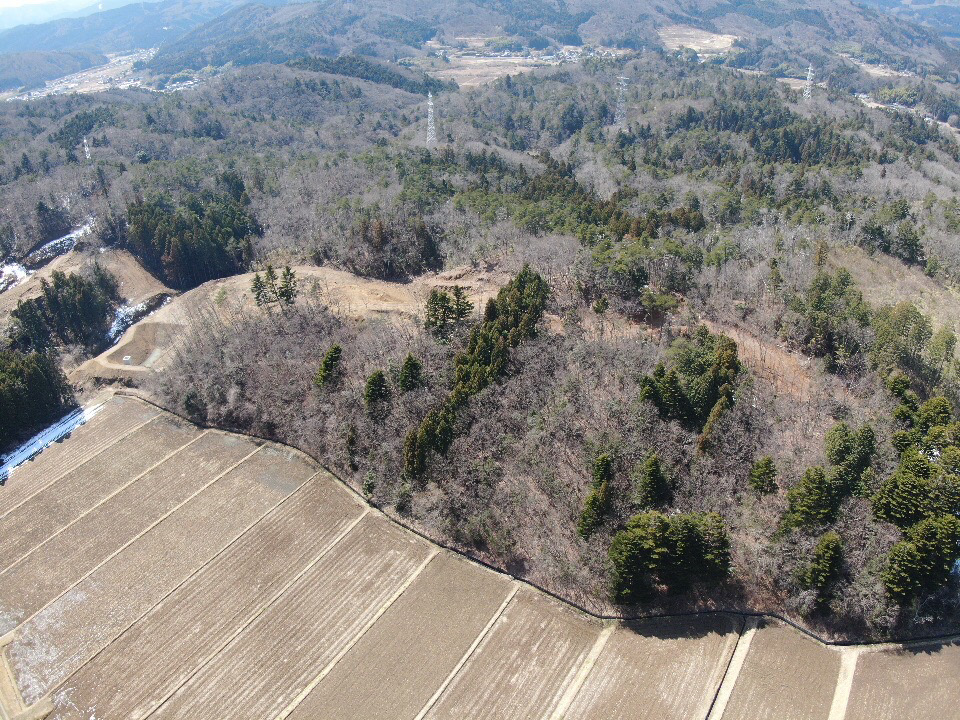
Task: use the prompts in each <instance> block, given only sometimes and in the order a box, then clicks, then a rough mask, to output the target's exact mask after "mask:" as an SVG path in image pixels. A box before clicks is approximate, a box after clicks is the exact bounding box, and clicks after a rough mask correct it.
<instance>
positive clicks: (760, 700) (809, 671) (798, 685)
mask: <svg viewBox="0 0 960 720" xmlns="http://www.w3.org/2000/svg"><path fill="white" fill-rule="evenodd" d="M839 675H840V653H839V652H838V651H836V650H832V649H830V648H829V647H826V646H825V645H821V644H820V643H818V642H815V641H814V640H811V639H810V638H807V637H805V636H804V635H801V634H800V633H798V632H797V631H796V630H793V629H792V628H789V627H784V626H782V625H777V624H773V623H767V624H761V626H760V627H759V628H758V629H757V632H756V634H755V635H754V636H753V640H752V641H751V643H750V652H749V653H748V654H747V657H746V660H745V661H744V664H743V668H742V669H741V670H740V674H739V676H738V677H737V683H736V685H734V686H733V692H732V693H731V694H730V701H729V702H728V703H727V708H726V711H725V712H724V714H723V720H825V718H826V717H827V716H828V715H829V714H830V705H831V704H832V703H833V694H834V690H836V687H837V678H838V677H839Z"/></svg>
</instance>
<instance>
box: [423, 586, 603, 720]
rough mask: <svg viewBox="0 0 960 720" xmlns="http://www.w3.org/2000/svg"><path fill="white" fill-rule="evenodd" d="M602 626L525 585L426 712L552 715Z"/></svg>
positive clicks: (465, 719)
mask: <svg viewBox="0 0 960 720" xmlns="http://www.w3.org/2000/svg"><path fill="white" fill-rule="evenodd" d="M600 631H601V624H600V623H599V622H598V621H594V620H591V619H588V618H587V617H586V616H585V615H583V614H581V613H578V612H576V611H574V610H573V609H571V608H569V607H566V606H563V605H561V604H560V603H558V602H555V601H553V600H551V599H549V598H547V597H546V596H543V595H540V594H539V593H536V592H534V591H532V590H529V589H526V588H524V589H522V590H521V591H520V592H519V593H517V596H516V597H515V598H514V600H513V602H512V603H511V604H510V606H509V607H508V608H507V610H506V612H504V614H503V615H502V616H501V617H500V619H499V620H498V621H497V624H496V625H494V627H493V629H492V630H491V631H490V634H489V635H488V636H487V638H486V640H485V641H484V642H483V644H481V646H480V647H479V648H478V649H477V652H476V653H475V654H474V656H473V657H472V658H471V659H470V661H469V662H468V663H467V664H466V665H465V666H464V668H463V669H462V670H461V671H460V673H459V674H458V675H457V676H456V677H455V678H454V679H453V682H451V683H450V685H449V687H448V688H447V690H446V692H444V694H443V695H442V696H441V697H440V699H439V700H438V701H437V704H436V705H434V706H433V709H432V710H431V711H430V712H429V713H428V714H427V716H426V717H427V718H428V719H429V720H439V719H440V718H446V719H448V720H474V719H475V718H491V719H492V718H502V720H528V719H532V718H549V717H550V715H551V713H552V712H553V709H554V707H555V706H556V704H557V702H558V701H559V700H560V698H561V696H562V695H563V692H564V690H565V689H566V687H567V685H568V684H569V683H570V681H571V680H572V679H573V678H574V676H576V674H577V672H578V671H579V670H580V666H581V665H582V664H583V661H584V659H585V658H586V656H587V653H589V652H590V648H591V647H592V646H593V643H594V641H595V640H596V639H597V637H598V636H599V634H600Z"/></svg>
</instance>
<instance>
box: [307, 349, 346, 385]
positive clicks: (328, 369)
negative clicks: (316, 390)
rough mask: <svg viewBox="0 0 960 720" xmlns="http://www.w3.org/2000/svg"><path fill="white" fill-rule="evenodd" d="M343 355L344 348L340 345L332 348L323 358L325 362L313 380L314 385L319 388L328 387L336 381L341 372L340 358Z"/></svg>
mask: <svg viewBox="0 0 960 720" xmlns="http://www.w3.org/2000/svg"><path fill="white" fill-rule="evenodd" d="M342 355H343V348H341V347H340V346H339V345H334V346H333V347H331V348H330V349H329V350H328V351H327V354H326V355H324V356H323V362H322V363H321V365H320V369H319V370H317V374H316V375H315V376H314V378H313V383H314V385H316V386H317V387H321V388H323V387H327V386H329V385H331V384H333V382H334V381H335V380H336V378H337V376H338V375H339V374H340V372H341V367H340V358H341V356H342Z"/></svg>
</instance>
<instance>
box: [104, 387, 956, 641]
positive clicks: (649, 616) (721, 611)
mask: <svg viewBox="0 0 960 720" xmlns="http://www.w3.org/2000/svg"><path fill="white" fill-rule="evenodd" d="M113 393H114V394H115V395H121V396H123V397H129V398H133V399H135V400H139V401H140V402H142V403H144V404H145V405H150V406H152V407H154V408H157V409H158V410H160V411H161V412H164V413H169V414H170V415H174V416H176V417H178V418H180V419H181V420H183V421H184V422H188V423H192V424H194V425H196V426H198V427H201V428H209V429H214V430H220V431H221V432H225V433H230V434H232V435H237V436H239V437H246V438H253V439H255V440H261V441H263V442H264V443H267V444H269V445H272V446H274V447H277V448H283V449H285V450H288V451H290V452H293V453H296V454H297V455H299V456H301V457H303V458H305V459H306V460H308V461H309V462H310V463H311V464H312V465H313V466H315V467H317V468H318V469H319V471H320V472H322V473H325V474H327V475H329V476H330V478H332V479H333V481H334V482H335V483H336V484H337V485H338V486H339V487H340V488H342V489H343V490H344V491H346V492H347V493H348V494H350V495H351V496H353V498H354V500H355V501H356V502H357V503H358V504H360V505H361V506H362V507H367V508H372V509H374V510H376V511H377V512H378V513H380V514H381V515H382V516H383V517H384V518H386V519H387V520H388V521H390V522H391V523H393V524H394V525H396V526H398V527H401V528H403V529H404V530H407V531H408V532H411V533H413V534H414V535H416V536H417V537H419V538H422V539H423V540H426V541H427V542H429V543H432V544H434V545H436V546H438V547H440V548H443V549H444V550H447V551H449V552H451V553H454V554H455V555H458V556H459V557H461V558H463V559H464V560H466V561H467V562H469V563H472V564H474V565H479V566H480V567H483V568H486V569H487V570H490V571H491V572H493V573H496V574H497V575H499V576H501V577H504V578H506V579H508V580H509V581H511V582H518V583H521V584H522V585H525V586H527V587H529V588H531V589H532V590H535V591H537V592H539V593H541V594H543V595H547V596H548V597H551V598H553V599H554V600H557V601H559V602H561V603H563V604H564V605H567V606H569V607H572V608H573V609H575V610H578V611H579V612H581V613H583V614H584V615H589V616H590V617H592V618H594V619H595V620H617V621H621V622H634V621H643V620H675V619H680V618H690V617H713V616H718V615H723V616H728V617H738V618H740V619H741V620H743V621H744V622H745V623H746V622H747V621H748V620H750V619H755V620H775V621H777V622H780V623H783V624H784V625H787V626H788V627H791V628H793V629H794V630H796V631H797V632H798V633H801V634H802V635H806V636H807V637H808V638H810V639H811V640H815V641H816V642H818V643H820V644H821V645H824V646H826V647H833V648H843V647H856V648H860V649H861V650H867V649H869V648H876V649H881V650H882V649H899V648H910V647H917V646H924V645H931V644H934V643H948V642H949V643H953V642H960V632H956V631H953V632H949V633H941V634H934V635H918V636H914V637H901V638H896V637H890V638H884V639H877V640H845V639H840V640H831V639H828V638H826V637H824V636H821V635H818V634H817V633H816V632H814V631H813V630H811V629H810V628H807V627H804V626H803V625H801V624H800V623H799V622H797V621H796V620H791V619H790V618H788V617H786V616H785V615H781V614H780V613H777V612H773V611H763V610H750V609H744V608H736V607H734V608H729V607H720V608H716V609H710V610H687V611H678V612H653V613H619V614H610V613H605V612H600V611H597V610H593V609H590V608H589V607H587V606H586V605H583V604H581V603H580V602H578V601H576V600H573V599H571V598H569V597H567V596H564V595H561V594H560V593H559V592H556V591H554V590H550V589H549V588H547V587H544V586H543V585H539V584H538V583H536V582H535V581H534V580H530V579H529V578H523V577H517V576H516V575H512V574H511V573H510V572H509V571H507V570H504V569H503V568H502V567H498V566H496V565H494V564H492V563H490V562H487V561H486V560H484V559H482V558H479V557H476V556H474V555H471V554H470V553H469V552H467V551H466V550H462V549H460V548H457V547H455V546H453V545H451V544H449V543H448V542H446V541H445V540H443V539H440V538H436V537H433V536H432V535H430V534H428V533H427V532H426V531H425V530H421V529H419V528H417V527H416V526H414V525H412V524H410V523H408V522H406V521H405V520H404V519H403V518H400V517H398V516H396V515H394V514H391V513H390V512H388V510H387V509H385V508H386V507H387V506H385V505H382V504H380V503H377V502H374V501H373V500H371V499H370V498H368V497H366V496H365V495H364V494H363V493H362V492H360V490H358V489H357V488H355V487H353V486H352V485H351V484H350V483H349V482H347V481H346V480H344V479H343V478H342V477H340V475H338V474H337V473H336V472H335V471H334V470H331V469H330V468H329V467H328V466H327V465H325V464H324V463H322V462H320V461H319V460H317V459H316V458H315V457H313V456H312V455H311V454H310V453H308V452H307V451H306V450H303V449H302V448H299V447H297V446H295V445H291V444H289V443H285V442H283V441H282V440H277V439H275V438H269V437H263V436H261V435H255V434H254V433H250V432H246V431H244V430H241V429H237V428H231V427H225V426H219V425H211V424H209V423H207V422H204V421H202V420H196V419H193V418H190V417H188V416H186V415H184V414H183V413H182V412H181V411H179V410H171V409H169V408H166V407H164V406H163V405H161V404H160V403H158V402H157V401H156V400H153V399H151V398H148V397H145V396H144V395H142V394H140V393H138V392H135V391H133V390H130V389H129V388H118V389H115V390H113ZM318 474H319V472H318Z"/></svg>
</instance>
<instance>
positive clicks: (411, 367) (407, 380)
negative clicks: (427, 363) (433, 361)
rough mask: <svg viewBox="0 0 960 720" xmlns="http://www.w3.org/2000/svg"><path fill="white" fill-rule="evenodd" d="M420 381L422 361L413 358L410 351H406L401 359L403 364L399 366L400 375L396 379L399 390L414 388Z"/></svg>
mask: <svg viewBox="0 0 960 720" xmlns="http://www.w3.org/2000/svg"><path fill="white" fill-rule="evenodd" d="M422 383H423V363H421V362H420V361H419V360H418V359H417V358H415V357H414V356H413V354H412V353H408V354H407V357H406V358H405V359H404V361H403V365H402V366H401V367H400V377H399V378H398V380H397V385H398V386H399V388H400V392H410V391H411V390H415V389H416V388H418V387H420V385H421V384H422Z"/></svg>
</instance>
